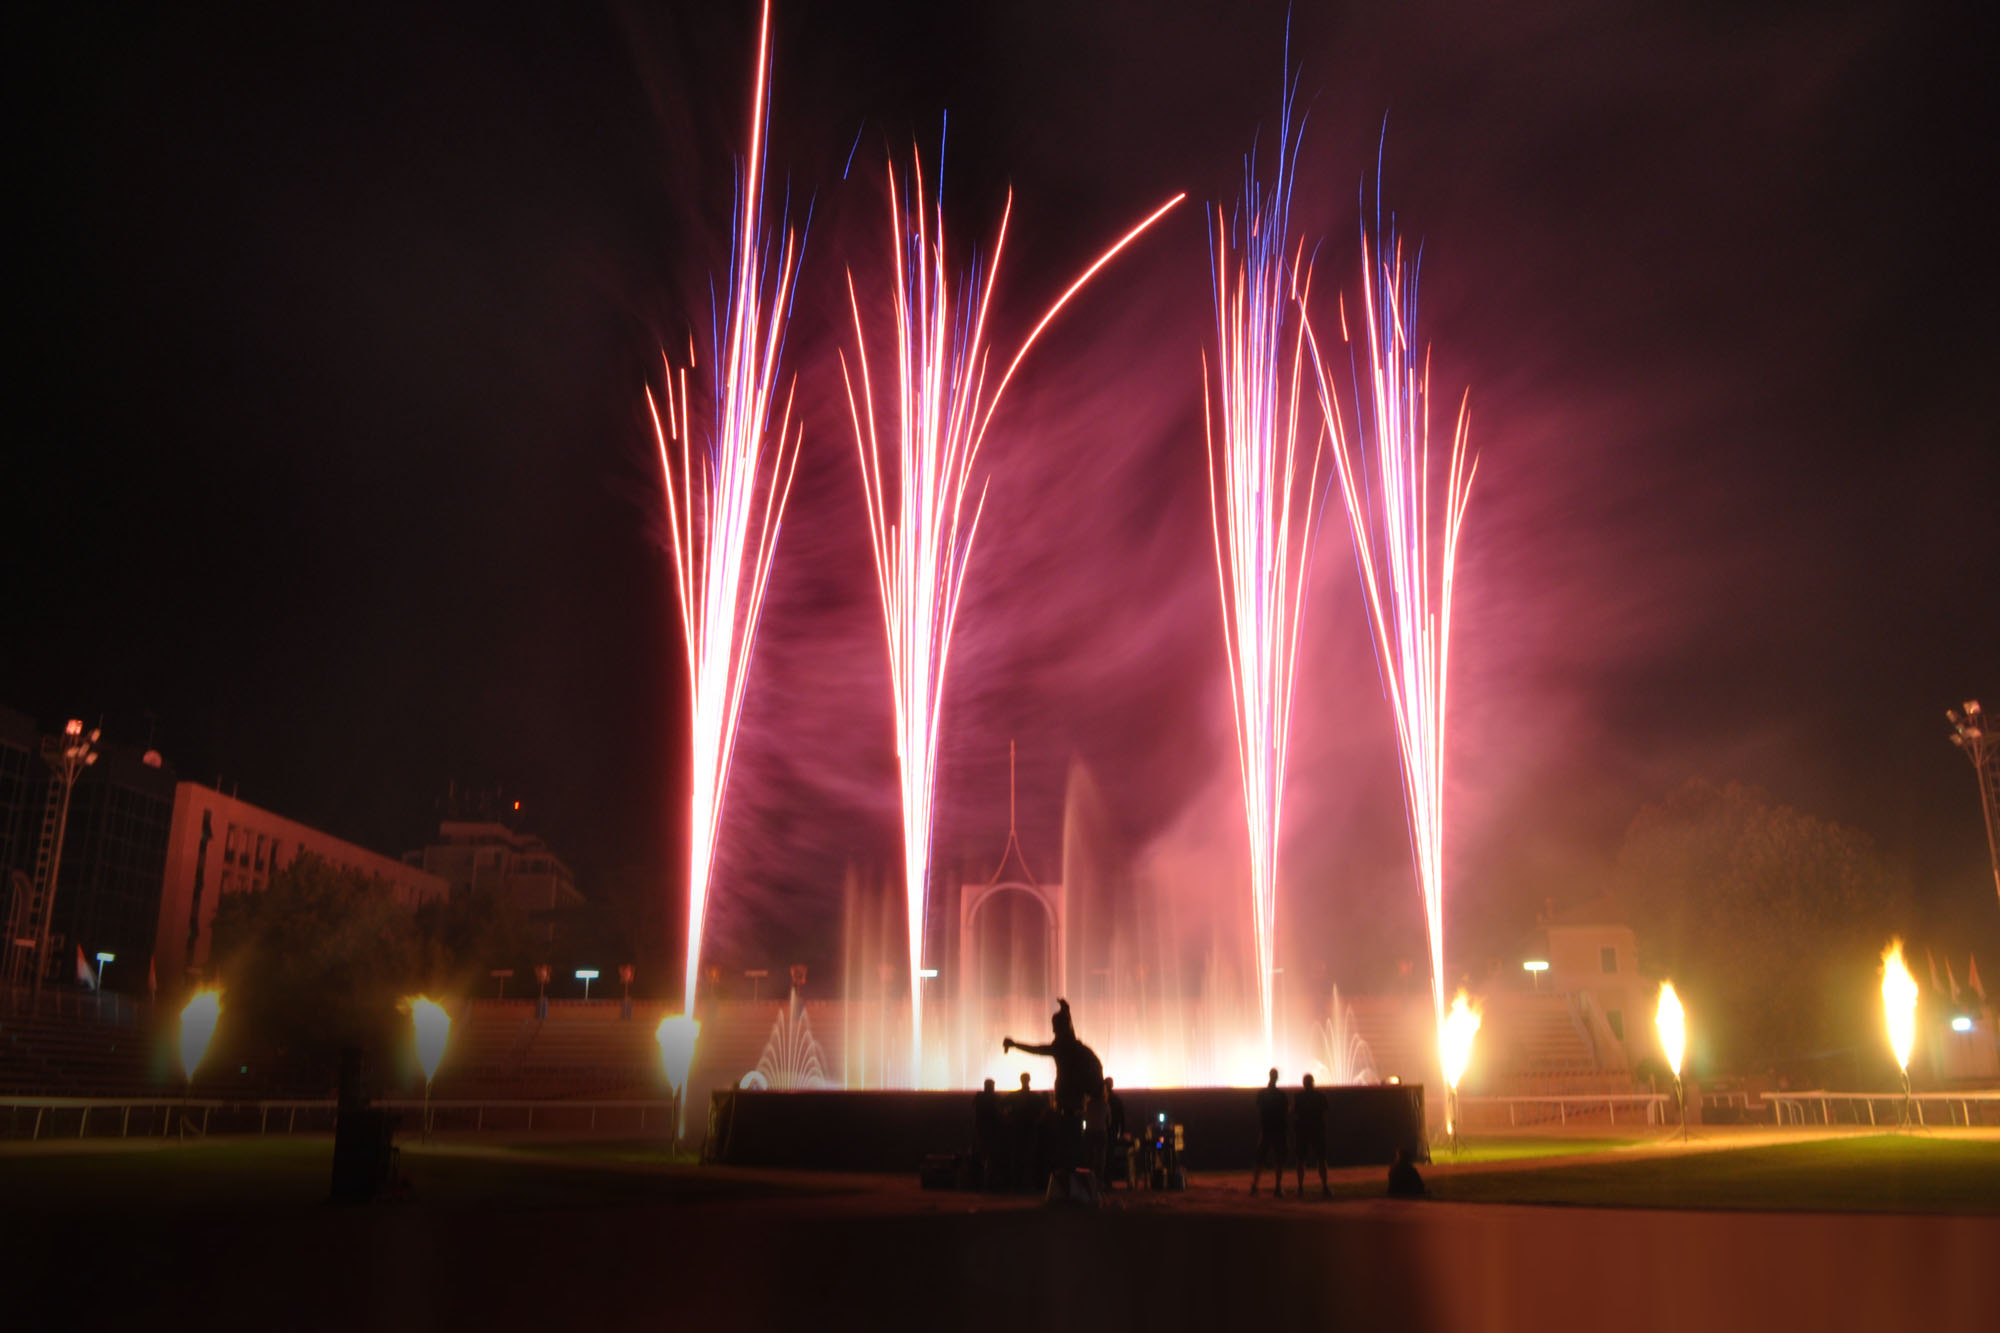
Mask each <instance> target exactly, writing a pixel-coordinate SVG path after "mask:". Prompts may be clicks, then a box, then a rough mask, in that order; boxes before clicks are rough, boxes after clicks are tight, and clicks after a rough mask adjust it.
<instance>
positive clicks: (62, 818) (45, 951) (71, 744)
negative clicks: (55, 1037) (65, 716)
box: [28, 718, 98, 1014]
mask: <svg viewBox="0 0 2000 1333" xmlns="http://www.w3.org/2000/svg"><path fill="white" fill-rule="evenodd" d="M97 736H98V732H97V728H95V727H92V728H91V729H90V730H89V731H88V732H86V731H85V730H84V729H83V723H82V722H81V721H79V720H78V719H76V718H71V719H70V720H69V721H68V722H67V723H65V724H64V726H63V734H62V735H61V736H59V737H58V736H51V737H49V738H48V739H47V740H45V741H43V742H42V758H43V759H45V760H47V761H48V765H49V800H48V803H47V805H46V806H45V807H44V812H43V815H42V833H41V839H40V841H39V843H38V844H37V846H36V848H35V879H34V892H35V896H36V897H37V898H39V899H40V901H39V902H37V903H35V904H34V906H35V908H36V909H39V910H36V911H35V935H34V939H35V961H34V969H35V976H34V981H33V983H32V989H31V990H30V992H29V1000H28V1012H29V1013H30V1014H34V1013H35V1012H37V1011H38V1010H39V1009H40V1008H41V1003H42V980H43V978H45V977H46V976H47V975H48V971H49V923H50V921H51V920H52V919H53V917H54V915H55V906H56V881H57V879H58V878H59V877H60V876H61V874H62V856H63V838H64V835H65V834H66V833H68V831H69V798H70V796H71V794H72V793H73V792H74V791H75V790H76V780H77V779H78V778H80V777H82V776H83V772H84V770H85V769H87V768H89V767H90V766H91V765H92V764H94V763H96V762H97Z"/></svg>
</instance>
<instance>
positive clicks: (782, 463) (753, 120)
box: [646, 0, 803, 1013]
mask: <svg viewBox="0 0 2000 1333" xmlns="http://www.w3.org/2000/svg"><path fill="white" fill-rule="evenodd" d="M770 57H771V6H770V3H769V0H766V2H765V5H764V16H763V22H762V25H761V26H760V28H759V31H758V37H757V78H756V90H755V92H754V93H753V94H752V97H751V102H750V152H749V155H748V156H747V157H745V158H744V159H743V161H742V163H741V164H740V165H739V167H738V170H737V187H738V188H737V196H736V201H735V229H734V236H733V238H732V241H731V265H730V272H729V287H728V301H727V304H726V306H725V308H724V309H723V311H722V312H721V313H720V314H719V315H718V318H717V327H715V329H714V330H713V340H714V342H713V346H712V348H711V363H710V364H711V370H710V374H711V377H712V380H713V388H714V404H713V409H712V411H711V413H710V414H708V419H707V421H706V422H705V423H697V422H696V421H695V420H694V415H695V414H694V411H693V400H692V398H691V396H690V390H689V384H688V375H689V372H690V370H692V369H693V365H692V363H693V360H694V346H693V341H692V340H690V341H689V346H688V354H689V355H688V360H689V363H690V364H689V365H687V366H683V367H681V368H680V370H679V371H678V372H676V371H675V369H674V367H673V365H672V364H671V363H669V364H668V366H667V375H666V386H665V393H664V398H665V409H666V415H665V419H664V420H662V417H661V403H660V400H659V399H657V398H655V397H654V395H653V392H652V390H651V389H650V388H648V390H647V392H646V404H647V407H648V409H649V410H650V411H651V413H652V418H653V434H654V438H655V441H656V442H657V444H658V446H659V451H660V471H661V475H662V479H663V482H664V485H665V489H666V497H667V527H668V532H669V536H670V544H671V547H672V551H673V560H674V587H675V591H676V593H677V594H678V595H679V600H680V608H681V627H682V629H683V631H684V634H685V641H686V644H687V671H688V709H689V715H690V716H689V727H688V736H689V750H690V759H691V764H690V769H691V772H690V784H691V795H690V800H689V805H690V819H689V829H688V926H687V972H686V979H687V992H686V1001H685V1003H686V1011H687V1012H688V1013H692V1012H693V1011H694V1000H695V984H696V982H697V980H698V979H699V977H700V975H701V969H700V963H701V937H702V927H703V924H704V923H705V922H706V920H707V912H708V896H709V887H710V882H709V881H710V877H711V875H712V873H713V871H714V862H715V842H716V831H717V829H718V827H719V826H720V823H721V818H722V802H723V797H724V795H725V794H726V792H727V790H728V785H729V764H730V759H731V757H732V755H733V754H734V752H735V749H736V731H737V722H738V720H739V719H740V717H741V715H742V710H743V692H744V686H745V684H746V683H747V681H748V679H749V674H750V656H751V650H752V648H753V647H754V645H755V643H756V638H757V621H758V618H759V616H760V614H761V613H762V611H763V606H764V591H765V588H766V587H767V586H768V584H769V580H770V574H771V557H772V553H773V552H774V551H775V550H776V547H777V542H778V527H779V521H780V519H781V517H782V515H783V513H784V509H785V499H786V496H787V494H788V493H789V491H790V489H791V483H792V471H793V468H794V466H795V465H796V464H797V462H798V450H799V441H800V439H801V437H802V431H803V427H800V429H799V430H794V428H793V422H792V394H791V391H790V390H789V389H788V390H786V392H785V394H784V399H783V402H782V403H779V402H778V368H779V363H780V361H781V360H782V359H783V353H784V345H785V328H786V323H787V319H788V317H789V314H790V309H791V301H792V288H793V284H794V282H795V281H796V279H797V277H798V260H799V244H798V241H797V238H796V236H795V234H794V233H793V232H792V231H791V229H790V228H788V227H784V226H782V225H781V226H780V228H779V231H780V232H782V240H781V241H779V242H778V243H777V246H776V248H777V255H776V258H775V260H774V259H773V257H772V254H771V251H772V249H773V240H774V238H773V237H772V236H768V235H766V233H765V230H764V149H765V142H764V140H765V131H766V128H767V127H768V124H769V120H770V98H769V92H768V80H769V75H770ZM677 380H678V383H677V382H676V381H677ZM774 415H775V416H776V418H777V424H776V425H775V427H774V426H773V425H772V418H773V416H774ZM697 434H699V435H701V436H702V437H703V444H702V446H701V447H700V448H699V449H697V448H696V446H695V437H696V435H697Z"/></svg>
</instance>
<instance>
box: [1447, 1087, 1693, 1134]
mask: <svg viewBox="0 0 2000 1333" xmlns="http://www.w3.org/2000/svg"><path fill="white" fill-rule="evenodd" d="M1672 1100H1673V1098H1671V1097H1669V1096H1667V1095H1666V1094H1665V1093H1663V1092H1627V1093H1603V1092H1595V1093H1569V1094H1565V1095H1563V1096H1560V1097H1460V1098H1459V1099H1458V1109H1459V1115H1460V1118H1461V1119H1464V1120H1466V1121H1468V1122H1469V1121H1470V1119H1471V1117H1470V1116H1469V1115H1467V1114H1466V1113H1467V1112H1468V1111H1471V1110H1497V1109H1498V1108H1499V1107H1502V1106H1504V1107H1506V1108H1507V1125H1508V1127H1509V1128H1511V1129H1518V1128H1520V1127H1521V1126H1523V1125H1545V1124H1547V1123H1548V1122H1549V1121H1550V1120H1551V1119H1553V1120H1555V1122H1556V1123H1557V1124H1559V1125H1568V1124H1569V1121H1570V1117H1571V1116H1575V1117H1577V1118H1578V1119H1584V1118H1586V1117H1589V1116H1594V1115H1595V1114H1596V1113H1597V1112H1598V1111H1599V1110H1603V1111H1604V1112H1605V1113H1606V1114H1607V1115H1609V1116H1610V1119H1611V1123H1612V1124H1614V1125H1615V1124H1617V1123H1618V1108H1619V1107H1621V1106H1623V1107H1625V1108H1627V1110H1626V1112H1625V1115H1626V1122H1627V1123H1628V1124H1630V1123H1633V1121H1632V1116H1633V1114H1634V1111H1635V1110H1643V1111H1644V1112H1645V1117H1646V1119H1645V1123H1647V1124H1649V1125H1657V1124H1662V1123H1664V1122H1665V1119H1666V1117H1665V1114H1664V1111H1663V1107H1664V1106H1665V1104H1666V1103H1668V1102H1671V1101H1672ZM1524 1113H1525V1115H1524ZM1481 1119H1482V1120H1488V1119H1490V1120H1491V1121H1493V1122H1496V1123H1497V1121H1498V1119H1499V1117H1498V1116H1497V1115H1495V1116H1492V1117H1481Z"/></svg>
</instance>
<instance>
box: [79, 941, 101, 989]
mask: <svg viewBox="0 0 2000 1333" xmlns="http://www.w3.org/2000/svg"><path fill="white" fill-rule="evenodd" d="M76 979H77V982H78V983H79V984H80V985H84V986H88V987H90V988H91V989H92V990H96V989H97V974H96V973H95V972H92V971H91V970H90V964H89V963H88V962H86V961H85V960H84V956H83V946H82V945H81V944H79V945H77V946H76Z"/></svg>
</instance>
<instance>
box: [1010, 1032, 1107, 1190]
mask: <svg viewBox="0 0 2000 1333" xmlns="http://www.w3.org/2000/svg"><path fill="white" fill-rule="evenodd" d="M1049 1026H1051V1027H1052V1028H1054V1029H1055V1040H1053V1041H1050V1042H1048V1043H1046V1044H1039V1045H1038V1044H1035V1043H1032V1042H1025V1041H1015V1040H1014V1039H1013V1038H1012V1037H1003V1038H1002V1039H1001V1041H1000V1049H1001V1050H1003V1051H1026V1052H1027V1053H1028V1054H1029V1055H1046V1056H1048V1057H1050V1058H1051V1059H1053V1060H1054V1061H1055V1062H1056V1121H1055V1123H1054V1124H1053V1125H1052V1126H1051V1128H1052V1129H1053V1131H1054V1133H1053V1135H1052V1138H1053V1140H1054V1142H1055V1144H1056V1147H1055V1152H1054V1155H1053V1157H1052V1158H1051V1165H1054V1166H1060V1167H1063V1168H1065V1169H1073V1168H1075V1167H1079V1166H1083V1165H1086V1164H1088V1163H1090V1162H1091V1161H1092V1160H1093V1157H1092V1155H1091V1145H1086V1144H1085V1142H1084V1136H1085V1133H1086V1131H1087V1130H1088V1128H1089V1126H1090V1125H1091V1124H1092V1123H1093V1122H1094V1123H1095V1124H1096V1125H1097V1126H1098V1127H1099V1132H1101V1131H1102V1127H1103V1124H1104V1115H1105V1113H1104V1109H1103V1100H1102V1099H1103V1097H1104V1062H1103V1061H1102V1060H1099V1059H1098V1058H1097V1052H1096V1051H1093V1050H1091V1049H1090V1047H1088V1046H1086V1045H1084V1044H1083V1043H1082V1042H1080V1041H1078V1040H1077V1038H1076V1023H1075V1021H1074V1020H1073V1019H1071V1017H1070V1012H1069V1001H1068V1000H1065V999H1061V998H1058V999H1057V1000H1056V1011H1055V1013H1054V1014H1052V1015H1051V1016H1050V1018H1049ZM1096 1137H1097V1135H1096V1134H1092V1135H1091V1138H1092V1140H1093V1142H1094V1140H1095V1138H1096Z"/></svg>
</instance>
